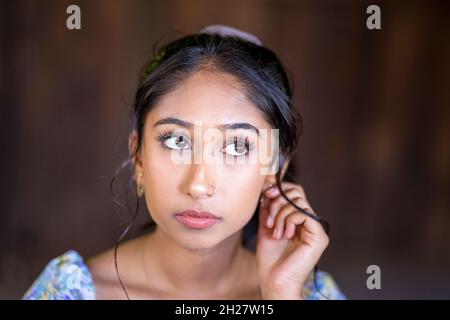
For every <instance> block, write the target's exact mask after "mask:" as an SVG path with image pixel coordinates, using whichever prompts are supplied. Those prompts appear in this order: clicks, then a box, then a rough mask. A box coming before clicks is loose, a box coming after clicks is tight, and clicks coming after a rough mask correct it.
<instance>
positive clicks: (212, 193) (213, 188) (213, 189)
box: [208, 184, 216, 197]
mask: <svg viewBox="0 0 450 320" xmlns="http://www.w3.org/2000/svg"><path fill="white" fill-rule="evenodd" d="M209 186H210V187H211V192H210V193H208V197H211V196H212V195H214V194H215V193H216V188H215V187H214V186H213V185H212V184H210V185H209Z"/></svg>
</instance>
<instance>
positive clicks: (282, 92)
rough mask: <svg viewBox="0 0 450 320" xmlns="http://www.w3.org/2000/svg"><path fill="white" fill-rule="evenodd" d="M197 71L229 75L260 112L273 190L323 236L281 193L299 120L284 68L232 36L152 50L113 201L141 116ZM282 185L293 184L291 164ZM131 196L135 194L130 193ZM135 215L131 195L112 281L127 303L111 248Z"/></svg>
mask: <svg viewBox="0 0 450 320" xmlns="http://www.w3.org/2000/svg"><path fill="white" fill-rule="evenodd" d="M202 69H207V70H212V71H214V72H219V73H227V74H230V75H232V76H234V77H235V78H236V79H237V81H238V82H239V84H240V85H241V86H242V88H243V92H244V93H245V94H246V95H247V98H248V99H249V100H250V101H251V102H253V103H254V104H255V105H256V106H257V107H258V108H259V109H260V110H261V111H262V114H263V115H264V117H265V120H266V121H267V122H268V123H270V124H271V125H272V127H273V128H277V129H279V170H278V171H277V173H276V185H277V187H278V189H279V190H280V194H281V195H282V196H283V197H284V198H285V199H286V200H287V201H288V202H289V203H290V204H292V205H293V206H294V207H295V208H297V209H298V210H300V211H301V212H303V213H304V214H306V215H307V216H309V217H311V218H313V219H315V220H317V221H318V222H320V223H321V225H322V227H323V228H324V230H325V232H326V233H327V234H329V224H328V222H327V221H326V220H325V219H324V218H322V217H320V216H316V215H314V214H313V213H311V212H308V209H304V208H300V207H299V206H297V205H296V204H295V203H294V202H292V201H291V200H290V199H289V198H288V197H287V196H286V195H285V193H284V191H283V190H282V189H281V173H282V172H281V169H282V168H283V165H284V164H285V162H286V160H288V159H291V157H292V156H293V153H294V151H295V149H296V146H297V144H298V139H299V137H300V135H301V132H302V117H301V115H300V113H298V111H297V110H296V109H295V107H294V105H293V102H292V98H293V90H292V87H291V82H292V81H289V79H288V76H287V74H286V71H285V68H284V67H283V65H282V63H281V62H280V60H279V59H278V57H277V56H276V54H275V53H274V52H272V51H271V50H270V49H268V48H266V47H264V46H260V45H257V44H255V43H253V42H249V41H247V40H244V39H242V38H240V37H236V36H221V35H219V34H209V33H198V34H192V35H188V36H185V37H183V38H181V39H178V40H175V41H173V42H170V43H168V44H167V45H165V46H162V47H161V48H159V49H158V50H155V49H154V53H153V59H152V60H151V61H150V63H149V64H147V65H146V67H145V68H144V70H143V72H142V75H141V77H140V80H139V87H138V90H137V92H136V95H135V99H134V104H133V107H132V110H131V111H132V112H131V123H130V134H131V132H133V131H134V130H135V131H136V132H137V145H136V148H134V150H130V153H129V156H128V159H127V160H126V161H125V162H124V163H122V165H121V166H120V168H119V169H118V170H117V171H116V174H115V175H114V176H113V178H112V180H111V185H110V187H111V192H112V194H113V197H114V192H113V184H114V181H115V179H116V176H117V174H118V172H119V171H121V170H122V169H124V168H126V167H131V168H132V167H133V160H134V159H135V156H136V154H137V153H138V152H139V150H140V148H141V142H142V136H143V130H144V123H145V118H146V115H147V114H148V113H149V112H150V111H151V110H152V108H153V107H154V106H155V105H156V104H157V102H158V100H159V99H160V98H161V97H163V96H164V95H166V94H168V93H169V92H171V91H172V90H174V89H176V88H177V87H178V86H179V85H181V84H183V82H184V81H185V80H186V79H187V78H188V77H189V76H191V75H193V74H194V73H196V72H198V71H200V70H202ZM129 178H130V179H129V184H128V187H129V188H130V190H133V188H134V184H133V177H132V175H131V176H130V177H129ZM285 180H291V181H294V175H293V174H292V167H291V165H290V166H289V168H288V170H287V172H286V175H285ZM132 193H134V194H135V195H136V192H132ZM258 210H259V203H258V205H257V208H256V210H255V213H254V214H253V216H252V218H251V220H250V221H249V223H248V224H247V225H246V226H245V228H244V233H243V234H244V236H243V244H244V245H245V246H246V247H248V248H249V249H251V250H253V251H254V250H255V246H256V232H257V227H258V214H257V213H258ZM138 211H139V198H138V197H137V196H136V208H135V212H134V216H133V218H132V219H131V221H130V222H129V224H128V225H127V227H126V228H125V230H124V231H123V232H122V234H121V236H120V237H119V240H118V241H117V243H116V246H115V250H114V261H115V267H116V273H117V277H118V279H119V282H120V284H121V286H122V288H123V290H124V292H125V295H126V296H127V298H129V297H128V293H127V291H126V289H125V286H124V285H123V283H122V280H121V278H120V276H119V272H118V267H117V249H118V247H119V245H120V243H121V242H122V241H123V239H124V237H125V236H126V234H127V233H128V231H129V230H130V228H131V226H132V225H133V223H134V221H135V220H136V217H137V213H138ZM148 227H150V229H151V230H154V229H155V227H156V224H155V223H154V222H153V221H151V222H150V223H149V224H148ZM316 274H317V265H316V266H315V267H314V284H315V286H316V288H317V284H316ZM318 291H319V290H318ZM319 293H320V291H319Z"/></svg>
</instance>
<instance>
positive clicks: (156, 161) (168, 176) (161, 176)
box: [142, 146, 182, 214]
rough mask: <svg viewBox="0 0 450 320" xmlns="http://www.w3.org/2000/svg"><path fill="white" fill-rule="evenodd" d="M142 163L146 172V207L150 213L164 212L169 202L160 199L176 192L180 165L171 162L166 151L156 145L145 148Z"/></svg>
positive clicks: (179, 176)
mask: <svg viewBox="0 0 450 320" xmlns="http://www.w3.org/2000/svg"><path fill="white" fill-rule="evenodd" d="M158 148H159V149H158ZM142 164H143V167H144V172H145V173H146V174H145V182H144V188H145V197H146V201H147V207H148V209H149V211H150V212H151V213H152V214H158V213H159V212H161V213H163V212H166V211H167V210H166V209H168V208H166V206H168V205H169V203H170V202H168V201H161V199H168V198H170V197H171V196H174V195H175V193H176V192H177V190H178V189H177V188H178V186H179V179H181V177H182V174H181V173H180V172H178V171H179V170H180V169H181V168H180V167H181V166H176V165H174V164H172V163H171V161H170V156H168V153H167V152H165V150H162V148H161V147H158V146H152V147H149V148H147V149H146V151H145V153H144V155H143V157H142Z"/></svg>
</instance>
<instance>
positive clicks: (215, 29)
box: [200, 24, 262, 46]
mask: <svg viewBox="0 0 450 320" xmlns="http://www.w3.org/2000/svg"><path fill="white" fill-rule="evenodd" d="M200 33H209V34H214V33H215V34H218V35H220V36H223V37H226V36H232V37H239V38H242V39H244V40H247V41H249V42H252V43H254V44H256V45H258V46H262V41H261V40H260V39H259V38H258V37H257V36H255V35H253V34H251V33H248V32H245V31H242V30H239V29H236V28H233V27H229V26H226V25H222V24H214V25H210V26H206V27H204V28H202V29H201V30H200Z"/></svg>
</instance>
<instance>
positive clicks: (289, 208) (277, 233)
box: [273, 198, 298, 239]
mask: <svg viewBox="0 0 450 320" xmlns="http://www.w3.org/2000/svg"><path fill="white" fill-rule="evenodd" d="M292 201H293V202H294V203H295V202H298V198H296V199H292ZM294 211H297V208H295V207H294V206H293V205H292V204H290V203H286V204H285V205H283V206H282V207H281V209H280V211H279V212H278V213H276V217H275V226H274V228H273V237H274V238H275V239H281V238H282V237H283V233H284V230H285V224H284V223H285V219H286V217H287V216H288V215H289V214H290V213H292V212H294Z"/></svg>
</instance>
